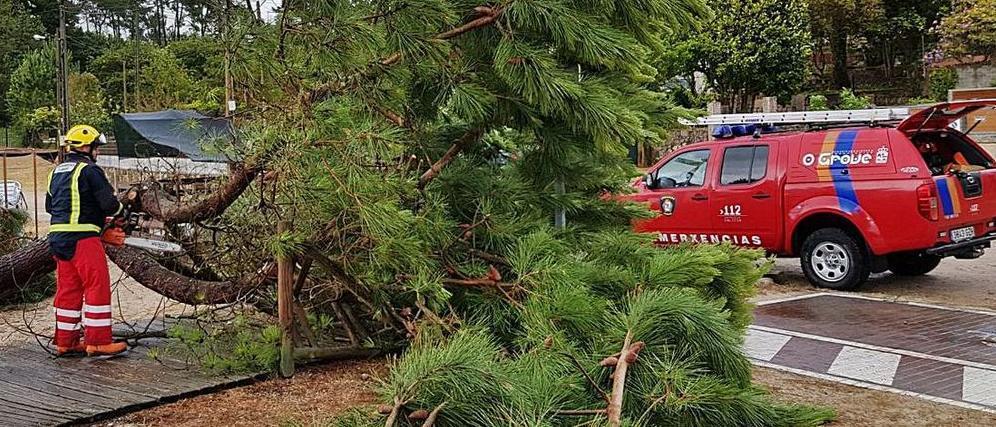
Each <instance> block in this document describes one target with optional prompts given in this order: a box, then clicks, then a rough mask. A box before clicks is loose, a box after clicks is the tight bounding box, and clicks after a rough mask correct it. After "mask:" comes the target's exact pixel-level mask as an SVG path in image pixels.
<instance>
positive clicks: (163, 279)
mask: <svg viewBox="0 0 996 427" xmlns="http://www.w3.org/2000/svg"><path fill="white" fill-rule="evenodd" d="M106 250H107V257H108V258H110V259H111V261H114V263H115V264H117V265H118V267H120V268H121V270H122V271H124V272H125V273H126V274H128V276H131V278H132V279H135V281H136V282H138V283H141V284H142V286H145V287H146V288H149V289H151V290H153V291H155V292H156V293H158V294H160V295H162V296H164V297H166V298H169V299H171V300H174V301H178V302H182V303H184V304H192V305H199V304H209V305H213V304H229V303H234V302H239V301H247V300H248V301H250V302H251V299H252V295H253V294H254V291H255V290H256V289H257V288H258V287H259V286H260V284H261V283H262V281H263V280H265V278H266V276H268V275H269V273H270V270H271V269H270V268H264V269H263V271H261V272H259V273H258V274H253V275H250V276H248V277H245V278H243V279H240V280H238V281H225V282H209V281H205V280H197V279H192V278H190V277H187V276H184V275H182V274H179V273H176V272H173V271H171V270H168V269H166V268H165V267H163V266H162V265H161V264H159V262H158V261H156V260H155V259H153V258H152V257H151V256H149V254H148V253H146V252H145V251H143V250H141V249H136V248H132V247H128V246H121V247H111V246H107V247H106Z"/></svg>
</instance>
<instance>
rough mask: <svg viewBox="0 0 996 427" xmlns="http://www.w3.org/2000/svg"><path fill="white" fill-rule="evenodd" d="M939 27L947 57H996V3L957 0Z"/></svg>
mask: <svg viewBox="0 0 996 427" xmlns="http://www.w3.org/2000/svg"><path fill="white" fill-rule="evenodd" d="M953 3H954V5H953V7H952V12H951V14H949V15H948V16H946V17H945V18H944V19H943V20H942V21H941V23H940V25H938V27H937V29H938V31H940V34H941V47H942V48H943V49H944V53H945V55H946V56H949V57H952V58H961V57H964V56H966V55H983V56H986V57H989V58H992V57H994V56H996V0H956V1H954V2H953Z"/></svg>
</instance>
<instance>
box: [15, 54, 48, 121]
mask: <svg viewBox="0 0 996 427" xmlns="http://www.w3.org/2000/svg"><path fill="white" fill-rule="evenodd" d="M6 97H7V106H8V108H9V111H10V114H11V117H13V120H14V124H15V126H17V127H18V128H21V129H26V130H29V131H35V130H37V128H32V127H29V126H28V125H27V124H26V123H25V120H27V117H28V115H29V114H31V113H32V112H33V111H35V110H36V109H38V108H41V107H48V106H53V105H56V100H55V49H54V48H53V47H52V46H51V45H49V46H46V47H45V48H42V49H37V50H34V51H32V52H30V53H27V54H25V55H24V56H23V58H22V60H21V63H20V65H18V66H17V69H15V70H14V73H13V74H12V75H11V77H10V87H9V88H8V89H7V93H6Z"/></svg>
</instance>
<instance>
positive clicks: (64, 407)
mask: <svg viewBox="0 0 996 427" xmlns="http://www.w3.org/2000/svg"><path fill="white" fill-rule="evenodd" d="M0 390H2V391H3V392H4V396H3V397H0V399H3V400H4V401H7V402H16V403H20V404H22V405H27V406H31V407H34V408H37V409H38V410H41V411H45V412H49V413H57V414H65V415H67V416H70V417H73V418H80V417H87V416H91V415H94V414H99V413H101V412H104V411H107V410H109V409H112V408H108V407H104V406H101V405H97V404H95V403H92V404H89V405H87V404H85V403H86V402H80V401H78V400H76V399H72V398H69V397H66V396H63V395H61V394H55V393H46V392H39V391H36V390H31V389H30V388H25V387H22V386H19V385H15V384H10V383H5V382H0ZM81 403H84V404H83V405H81Z"/></svg>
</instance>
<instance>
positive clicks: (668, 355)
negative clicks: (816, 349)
mask: <svg viewBox="0 0 996 427" xmlns="http://www.w3.org/2000/svg"><path fill="white" fill-rule="evenodd" d="M687 250H689V251H690V252H695V250H694V249H692V248H688V249H687ZM582 292H583V291H582ZM562 298H563V297H558V296H556V295H553V294H536V295H535V296H534V297H532V298H531V300H530V303H532V300H536V299H538V300H546V299H553V300H561V299H562ZM552 304H554V305H560V304H562V302H552ZM533 307H536V306H532V305H527V306H525V307H523V308H522V310H523V311H525V312H527V313H528V312H530V311H532V310H534V308H533ZM547 314H548V313H545V312H544V313H537V315H536V316H533V317H535V318H541V317H543V316H546V315H547ZM527 315H528V314H527ZM585 317H591V321H592V322H591V325H590V327H587V328H583V329H585V330H584V332H583V333H582V334H581V335H580V336H578V337H577V338H578V339H577V340H564V339H563V337H564V336H566V335H572V333H567V334H566V335H565V334H564V333H565V332H566V330H567V329H570V326H569V324H570V322H564V319H563V318H562V317H557V316H553V317H550V318H548V322H550V324H551V325H552V327H551V328H547V332H548V333H549V334H550V335H549V337H548V338H547V339H544V340H542V341H539V342H536V343H535V344H531V345H528V346H527V347H525V348H521V349H519V350H512V351H510V350H509V349H501V348H499V347H497V346H496V344H495V342H494V341H493V340H492V339H491V338H490V335H489V334H488V333H487V331H486V330H483V329H473V328H472V329H464V330H461V331H460V332H457V333H456V334H455V335H453V336H451V337H449V338H447V339H443V340H440V339H438V338H432V339H428V340H425V341H420V342H417V343H416V344H415V345H414V346H412V347H411V348H410V349H409V350H408V351H407V352H406V353H405V354H404V355H403V356H402V357H401V358H400V359H397V360H395V361H394V362H393V363H392V369H391V372H390V374H389V375H388V376H387V377H386V378H384V379H383V382H382V386H381V387H380V393H381V396H382V398H383V399H384V401H386V402H396V403H400V405H401V406H402V407H401V408H400V414H399V420H401V423H402V424H401V425H411V424H408V423H406V422H405V421H404V416H405V415H406V414H407V413H410V412H411V411H414V410H416V409H424V410H427V411H429V410H432V409H433V408H437V407H439V406H440V405H443V408H442V410H441V411H440V413H439V414H440V418H439V419H438V420H437V422H436V425H440V426H450V425H454V426H455V425H481V426H505V425H574V423H575V422H576V423H584V422H587V421H588V420H590V419H586V418H563V417H560V416H558V415H557V411H559V410H562V409H579V408H583V409H597V408H599V407H603V405H604V404H605V401H604V400H603V399H602V397H601V394H600V391H599V389H602V390H608V389H609V388H610V387H611V384H610V382H611V380H610V378H609V375H608V373H609V369H605V368H601V367H599V366H598V362H599V361H600V360H602V359H603V358H605V357H606V356H609V355H612V354H613V353H617V352H618V351H619V349H620V347H621V346H622V343H623V341H624V340H626V339H627V338H629V339H630V340H632V342H637V341H639V342H643V343H644V344H645V346H644V347H643V351H642V352H641V353H640V356H639V359H638V360H637V362H636V363H634V364H632V365H631V366H630V371H629V373H628V375H627V388H626V394H625V400H624V407H623V416H624V419H626V420H627V422H629V423H632V425H648V426H650V425H655V426H656V425H743V426H816V425H821V424H823V423H824V422H826V421H827V420H829V419H832V418H833V417H834V414H833V412H832V411H829V410H825V409H813V408H806V407H799V406H792V405H784V404H780V403H775V402H772V401H771V400H769V398H768V397H767V396H766V393H765V392H764V391H762V390H760V389H758V388H756V387H754V386H751V385H750V375H751V373H750V363H749V362H748V361H747V359H746V357H745V356H744V355H743V353H742V352H741V350H740V341H741V338H740V333H739V332H737V331H736V330H734V329H732V328H729V327H728V322H729V318H728V315H727V313H726V312H724V311H723V310H722V309H721V307H720V305H717V304H715V303H709V302H707V301H706V300H704V299H703V298H702V297H701V296H700V294H699V293H698V292H696V291H694V290H693V289H688V288H684V289H683V288H674V287H671V288H661V289H656V290H645V291H638V292H633V293H630V294H629V295H628V296H626V297H623V298H622V299H621V300H620V301H619V304H618V305H616V306H609V305H605V304H603V305H601V307H600V308H599V307H597V306H596V308H594V309H593V310H592V311H591V313H590V315H587V316H585ZM526 329H527V330H533V329H535V327H534V326H528V327H526ZM576 332H578V330H575V333H576ZM593 382H594V383H593ZM595 384H598V386H597V387H598V388H595V387H596V385H595ZM591 418H593V419H594V420H595V422H597V421H598V417H591ZM378 423H380V421H379V420H377V419H371V418H369V417H363V416H361V415H360V414H359V413H354V414H350V415H348V416H347V417H343V418H341V419H339V420H337V421H335V422H334V423H333V424H332V425H349V426H354V425H375V424H378ZM415 425H417V424H415Z"/></svg>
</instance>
